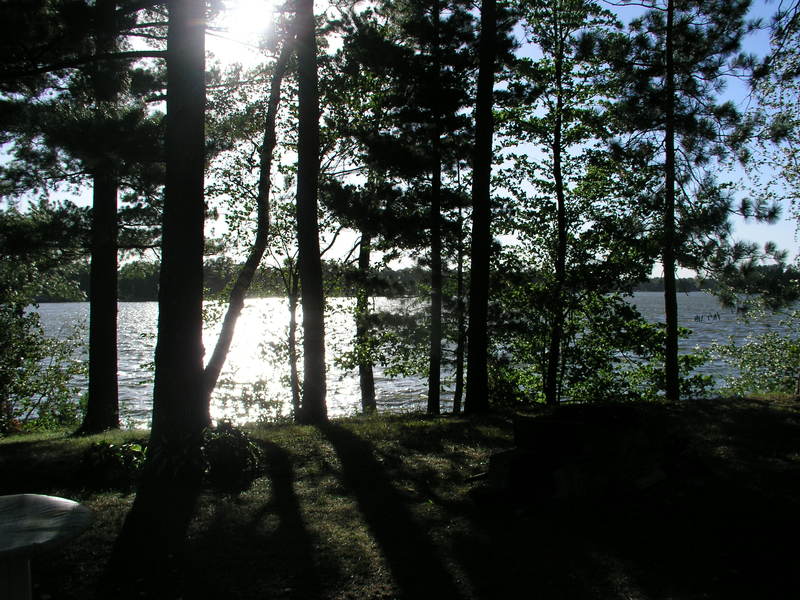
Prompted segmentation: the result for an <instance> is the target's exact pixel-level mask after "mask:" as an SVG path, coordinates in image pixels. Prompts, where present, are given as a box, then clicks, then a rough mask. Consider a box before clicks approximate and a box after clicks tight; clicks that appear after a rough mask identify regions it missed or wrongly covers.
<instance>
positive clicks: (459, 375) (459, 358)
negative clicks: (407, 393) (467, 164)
mask: <svg viewBox="0 0 800 600" xmlns="http://www.w3.org/2000/svg"><path fill="white" fill-rule="evenodd" d="M463 236H464V217H463V215H462V214H461V208H459V209H458V270H457V272H456V282H457V284H456V285H457V289H456V296H457V300H456V301H457V308H456V310H457V313H458V331H457V333H456V335H457V336H458V339H457V341H456V385H455V389H454V390H453V414H455V415H457V414H459V413H460V412H461V403H462V402H461V401H462V398H463V396H464V349H465V346H466V341H467V332H466V320H467V319H466V306H465V305H464V240H463Z"/></svg>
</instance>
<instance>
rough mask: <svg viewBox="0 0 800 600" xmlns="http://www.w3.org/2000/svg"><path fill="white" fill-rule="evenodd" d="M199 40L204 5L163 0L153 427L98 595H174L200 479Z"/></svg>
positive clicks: (204, 415)
mask: <svg viewBox="0 0 800 600" xmlns="http://www.w3.org/2000/svg"><path fill="white" fill-rule="evenodd" d="M204 38H205V3H204V2H198V1H197V0H172V1H171V2H170V3H169V31H168V42H167V44H168V50H167V131H166V162H167V166H166V189H165V197H164V212H163V223H162V255H161V273H160V282H159V285H160V289H159V295H158V310H159V315H158V341H157V343H156V351H155V385H154V390H153V426H152V429H151V434H150V445H149V447H148V451H147V461H146V464H145V471H144V474H143V477H142V480H141V483H140V485H139V489H138V490H137V493H136V498H135V500H134V503H133V506H132V507H131V511H130V512H129V513H128V515H127V516H126V518H125V523H124V524H123V527H122V531H121V532H120V535H119V538H118V539H117V542H116V544H115V546H114V550H113V552H112V555H111V559H110V562H109V565H108V568H107V569H106V573H105V575H104V577H103V581H102V583H101V592H100V595H99V597H104V598H106V597H107V598H124V597H152V598H155V597H180V590H179V589H176V588H177V587H178V585H179V584H176V582H179V580H180V577H179V573H176V570H177V569H178V568H179V565H180V562H181V559H182V554H183V549H184V546H185V539H186V531H187V529H188V526H189V522H190V520H191V517H192V514H193V513H194V508H195V502H196V500H197V495H198V493H199V490H200V483H201V481H202V463H201V462H200V460H199V453H200V444H201V440H202V432H203V428H204V427H205V426H206V425H207V424H208V409H207V406H206V405H205V404H206V402H205V394H204V393H203V381H202V376H203V339H202V333H203V318H202V308H203V242H204V239H203V225H204V216H205V214H204V213H205V205H204V201H203V200H204V198H203V172H204V166H205V165H204V159H205V127H204V117H205V91H206V90H205V45H204ZM137 585H142V588H141V589H140V590H136V589H135V588H136V586H137ZM138 592H141V594H139V593H138Z"/></svg>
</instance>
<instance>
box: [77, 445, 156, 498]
mask: <svg viewBox="0 0 800 600" xmlns="http://www.w3.org/2000/svg"><path fill="white" fill-rule="evenodd" d="M146 452H147V448H146V447H145V446H144V445H143V444H137V443H135V442H128V443H125V444H111V443H109V442H95V443H94V444H92V445H91V446H89V448H88V449H87V450H86V452H84V454H83V458H82V460H81V470H82V472H83V476H84V481H85V482H86V483H87V485H88V486H89V487H93V488H96V489H116V490H130V489H131V488H132V487H133V486H134V484H135V483H136V481H137V480H138V478H139V474H140V472H141V470H142V467H143V465H144V460H145V455H146Z"/></svg>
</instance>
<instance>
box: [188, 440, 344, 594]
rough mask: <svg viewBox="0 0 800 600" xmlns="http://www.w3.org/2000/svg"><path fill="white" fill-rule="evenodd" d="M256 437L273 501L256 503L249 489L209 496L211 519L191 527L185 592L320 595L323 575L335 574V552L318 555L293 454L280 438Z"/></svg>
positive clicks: (263, 483) (331, 575) (262, 483)
mask: <svg viewBox="0 0 800 600" xmlns="http://www.w3.org/2000/svg"><path fill="white" fill-rule="evenodd" d="M258 443H259V446H260V447H261V448H262V449H263V450H264V462H265V465H266V475H267V477H268V482H269V483H268V485H269V490H270V499H269V502H268V503H267V504H264V505H261V506H256V505H254V503H252V502H248V499H247V497H246V494H245V495H244V496H242V497H239V498H226V497H216V498H215V499H213V501H212V502H209V506H208V509H209V510H212V511H213V517H212V518H211V522H210V524H209V525H208V526H207V527H206V528H205V529H204V530H203V531H198V532H196V533H190V536H191V541H190V547H189V562H190V564H191V565H192V580H191V581H189V582H188V584H187V587H186V596H185V597H186V598H191V599H199V598H209V599H210V598H215V599H216V598H236V599H237V600H238V599H247V598H309V599H311V598H320V597H323V594H322V592H321V584H320V576H321V575H323V576H327V577H331V578H335V577H336V575H335V572H336V570H337V562H336V558H335V557H333V556H331V557H325V558H326V560H325V562H324V563H322V562H321V561H320V560H318V557H317V552H316V551H315V545H316V544H315V540H314V539H313V538H312V536H311V535H310V534H309V532H308V530H307V528H306V525H305V522H304V520H303V516H302V512H301V508H300V501H299V499H298V497H297V494H296V493H295V490H294V485H293V482H294V478H295V474H294V470H293V468H292V463H291V460H290V457H289V455H288V454H287V453H286V451H285V450H284V449H282V448H281V447H279V446H278V445H276V444H273V443H270V442H258ZM266 483H267V482H266V481H263V480H262V481H261V482H260V483H259V482H257V483H256V485H265V484H266ZM274 520H277V524H274V523H273V521H274Z"/></svg>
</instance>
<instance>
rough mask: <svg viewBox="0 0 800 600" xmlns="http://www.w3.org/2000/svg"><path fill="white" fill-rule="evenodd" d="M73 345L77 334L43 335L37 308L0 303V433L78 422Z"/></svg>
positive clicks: (79, 366) (77, 368)
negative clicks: (53, 336)
mask: <svg viewBox="0 0 800 600" xmlns="http://www.w3.org/2000/svg"><path fill="white" fill-rule="evenodd" d="M78 346H79V341H78V339H77V335H73V336H71V337H69V338H68V339H64V340H59V339H54V338H48V337H46V336H45V334H44V330H43V329H42V326H41V324H40V323H39V315H38V314H37V313H35V312H30V311H26V310H25V308H24V307H23V306H22V305H15V304H0V435H4V434H9V433H16V432H20V431H36V430H47V429H64V428H72V427H75V426H77V425H78V424H80V421H81V418H82V414H81V412H82V411H81V406H80V403H79V402H78V400H77V397H78V392H79V390H78V388H77V387H76V386H75V385H74V383H73V378H74V377H75V376H77V375H81V374H83V373H84V366H83V365H82V364H81V363H80V362H79V361H77V360H75V359H74V358H73V356H74V354H75V350H76V349H77V347H78Z"/></svg>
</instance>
